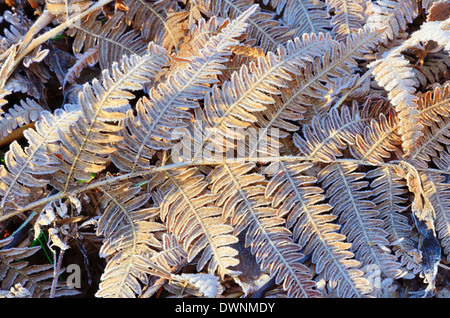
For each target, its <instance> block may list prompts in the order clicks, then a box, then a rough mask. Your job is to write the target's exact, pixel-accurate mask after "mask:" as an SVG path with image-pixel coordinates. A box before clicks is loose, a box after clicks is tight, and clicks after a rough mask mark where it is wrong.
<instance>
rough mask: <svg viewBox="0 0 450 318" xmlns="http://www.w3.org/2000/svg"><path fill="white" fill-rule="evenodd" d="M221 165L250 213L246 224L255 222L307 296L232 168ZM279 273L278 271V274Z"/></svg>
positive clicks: (306, 295)
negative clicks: (260, 219)
mask: <svg viewBox="0 0 450 318" xmlns="http://www.w3.org/2000/svg"><path fill="white" fill-rule="evenodd" d="M223 167H224V168H225V170H226V172H227V173H228V175H229V176H230V178H231V180H232V182H233V184H234V186H235V187H236V189H237V192H238V193H239V196H240V197H241V198H242V199H243V201H244V202H245V205H246V207H247V209H246V210H247V211H248V212H249V213H247V216H248V215H250V218H251V220H249V221H248V224H252V223H256V224H257V225H258V229H259V233H261V234H262V237H263V238H264V242H265V243H266V244H268V245H269V246H270V248H271V250H272V251H274V255H277V256H278V259H279V260H281V262H282V264H283V265H284V267H285V268H287V269H288V273H289V275H290V277H291V278H293V279H294V280H295V282H296V284H297V286H299V288H300V289H301V292H302V294H303V296H304V297H306V298H308V293H307V291H306V290H305V289H304V288H303V284H302V282H301V281H300V280H299V279H298V277H297V275H296V272H295V270H294V269H293V268H292V267H291V265H290V264H289V262H288V261H287V260H286V259H285V257H284V256H283V254H281V253H280V252H279V250H278V248H277V246H276V244H275V243H274V242H273V240H272V238H271V236H270V235H269V233H268V232H267V231H266V229H265V227H264V226H263V225H262V224H261V222H260V221H259V218H258V214H257V212H256V211H254V210H253V206H252V204H251V203H250V201H249V200H248V198H247V196H246V195H245V193H244V192H243V190H242V187H241V185H240V183H239V180H238V179H237V178H236V176H235V175H234V174H233V172H232V170H231V169H230V167H229V166H228V164H226V163H225V164H224V165H223ZM278 270H279V269H276V271H278ZM277 275H279V271H278V274H277Z"/></svg>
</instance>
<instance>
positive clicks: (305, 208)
mask: <svg viewBox="0 0 450 318" xmlns="http://www.w3.org/2000/svg"><path fill="white" fill-rule="evenodd" d="M280 164H281V166H282V169H283V171H284V173H285V175H286V177H287V180H288V182H289V185H290V187H291V189H292V190H293V191H294V193H295V197H296V198H297V200H296V202H300V203H301V208H300V210H301V211H303V212H304V213H306V215H307V216H308V220H309V224H310V225H312V228H313V231H314V233H315V235H317V237H318V238H319V242H320V244H321V245H322V246H323V248H322V250H325V251H326V254H327V255H328V256H329V257H328V258H327V260H328V261H329V260H331V261H332V262H333V264H335V266H334V267H335V268H337V269H338V271H339V273H340V275H339V278H344V280H345V281H346V282H347V286H350V288H351V290H353V294H354V295H357V296H358V297H359V298H361V297H362V294H361V292H360V291H359V290H358V288H357V287H356V286H355V282H354V281H353V280H352V279H351V277H350V276H349V272H348V271H346V270H345V268H343V265H342V264H341V263H340V260H339V259H336V258H335V257H334V254H333V250H332V249H331V248H330V247H329V245H328V244H327V242H328V239H327V237H326V235H324V234H322V232H321V231H320V228H319V226H318V225H317V223H316V219H315V218H314V217H313V216H312V215H311V213H310V211H309V207H308V205H307V204H306V203H305V201H304V199H303V197H302V194H301V193H300V192H299V191H298V188H297V185H296V184H295V182H294V180H293V176H291V173H290V170H289V169H288V168H287V167H286V165H285V164H284V163H283V162H280ZM290 213H293V212H290Z"/></svg>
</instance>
